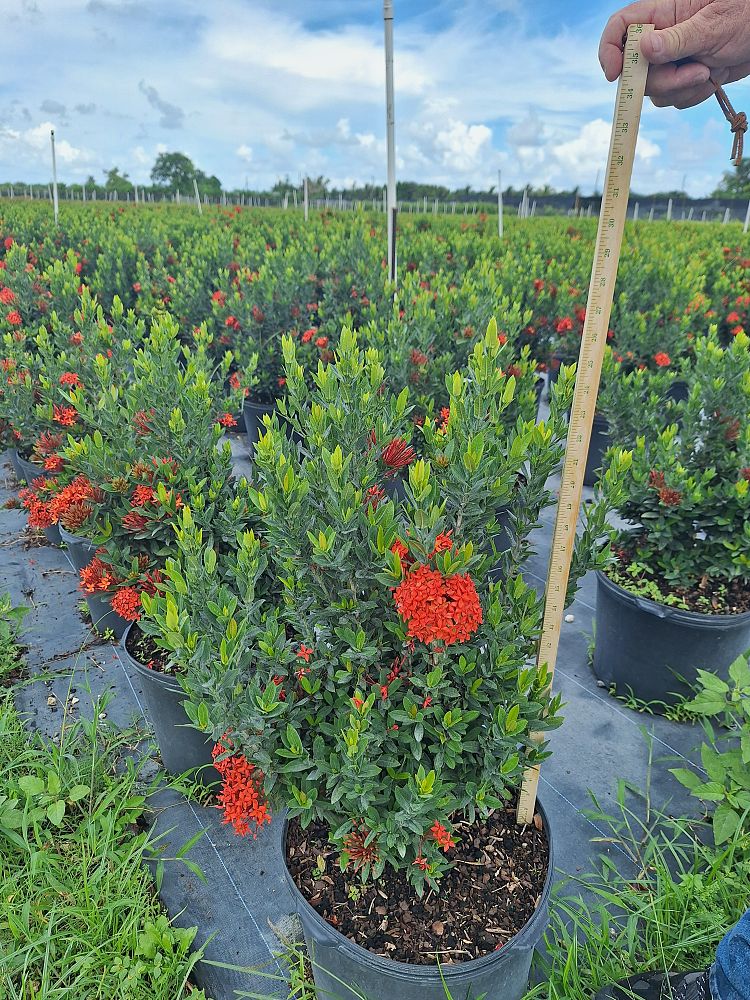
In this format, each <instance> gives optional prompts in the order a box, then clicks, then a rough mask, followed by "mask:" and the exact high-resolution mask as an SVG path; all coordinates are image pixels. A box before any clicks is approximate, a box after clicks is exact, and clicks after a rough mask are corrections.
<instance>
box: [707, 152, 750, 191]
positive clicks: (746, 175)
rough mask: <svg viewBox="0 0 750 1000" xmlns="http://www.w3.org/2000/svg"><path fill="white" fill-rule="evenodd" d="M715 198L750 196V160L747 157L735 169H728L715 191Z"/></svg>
mask: <svg viewBox="0 0 750 1000" xmlns="http://www.w3.org/2000/svg"><path fill="white" fill-rule="evenodd" d="M714 197H715V198H750V160H748V159H747V158H745V159H744V160H743V161H742V163H740V165H739V166H738V167H735V168H734V170H728V171H727V172H726V173H725V174H724V176H723V178H722V180H721V184H719V186H718V187H717V188H716V190H715V191H714Z"/></svg>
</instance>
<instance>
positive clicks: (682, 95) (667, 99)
mask: <svg viewBox="0 0 750 1000" xmlns="http://www.w3.org/2000/svg"><path fill="white" fill-rule="evenodd" d="M714 93H715V89H714V86H713V84H710V83H704V84H703V85H702V86H700V87H689V88H688V89H687V90H678V91H676V92H675V93H674V94H664V95H663V96H662V97H656V98H654V97H652V98H651V100H652V103H653V104H654V105H655V106H656V107H657V108H677V109H678V110H679V111H684V110H685V109H686V108H694V107H696V106H697V105H698V104H703V102H704V101H707V100H708V99H709V98H711V97H713V96H714Z"/></svg>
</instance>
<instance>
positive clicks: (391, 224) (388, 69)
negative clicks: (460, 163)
mask: <svg viewBox="0 0 750 1000" xmlns="http://www.w3.org/2000/svg"><path fill="white" fill-rule="evenodd" d="M383 25H384V28H385V120H386V146H387V152H388V278H389V279H390V281H392V282H395V281H396V213H397V212H398V206H397V205H396V111H395V105H394V97H393V0H383Z"/></svg>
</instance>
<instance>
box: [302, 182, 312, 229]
mask: <svg viewBox="0 0 750 1000" xmlns="http://www.w3.org/2000/svg"><path fill="white" fill-rule="evenodd" d="M302 196H303V200H304V203H305V222H307V215H308V212H309V210H310V193H309V190H308V187H307V177H305V179H304V181H303V184H302Z"/></svg>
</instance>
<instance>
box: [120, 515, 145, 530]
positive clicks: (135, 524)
mask: <svg viewBox="0 0 750 1000" xmlns="http://www.w3.org/2000/svg"><path fill="white" fill-rule="evenodd" d="M121 524H122V526H123V528H124V529H125V530H126V531H132V532H133V533H134V534H135V533H137V532H139V531H143V530H144V528H146V527H147V526H148V518H145V517H144V516H143V514H138V513H137V512H136V511H134V510H131V511H128V513H127V514H126V515H125V517H123V519H122V521H121Z"/></svg>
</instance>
